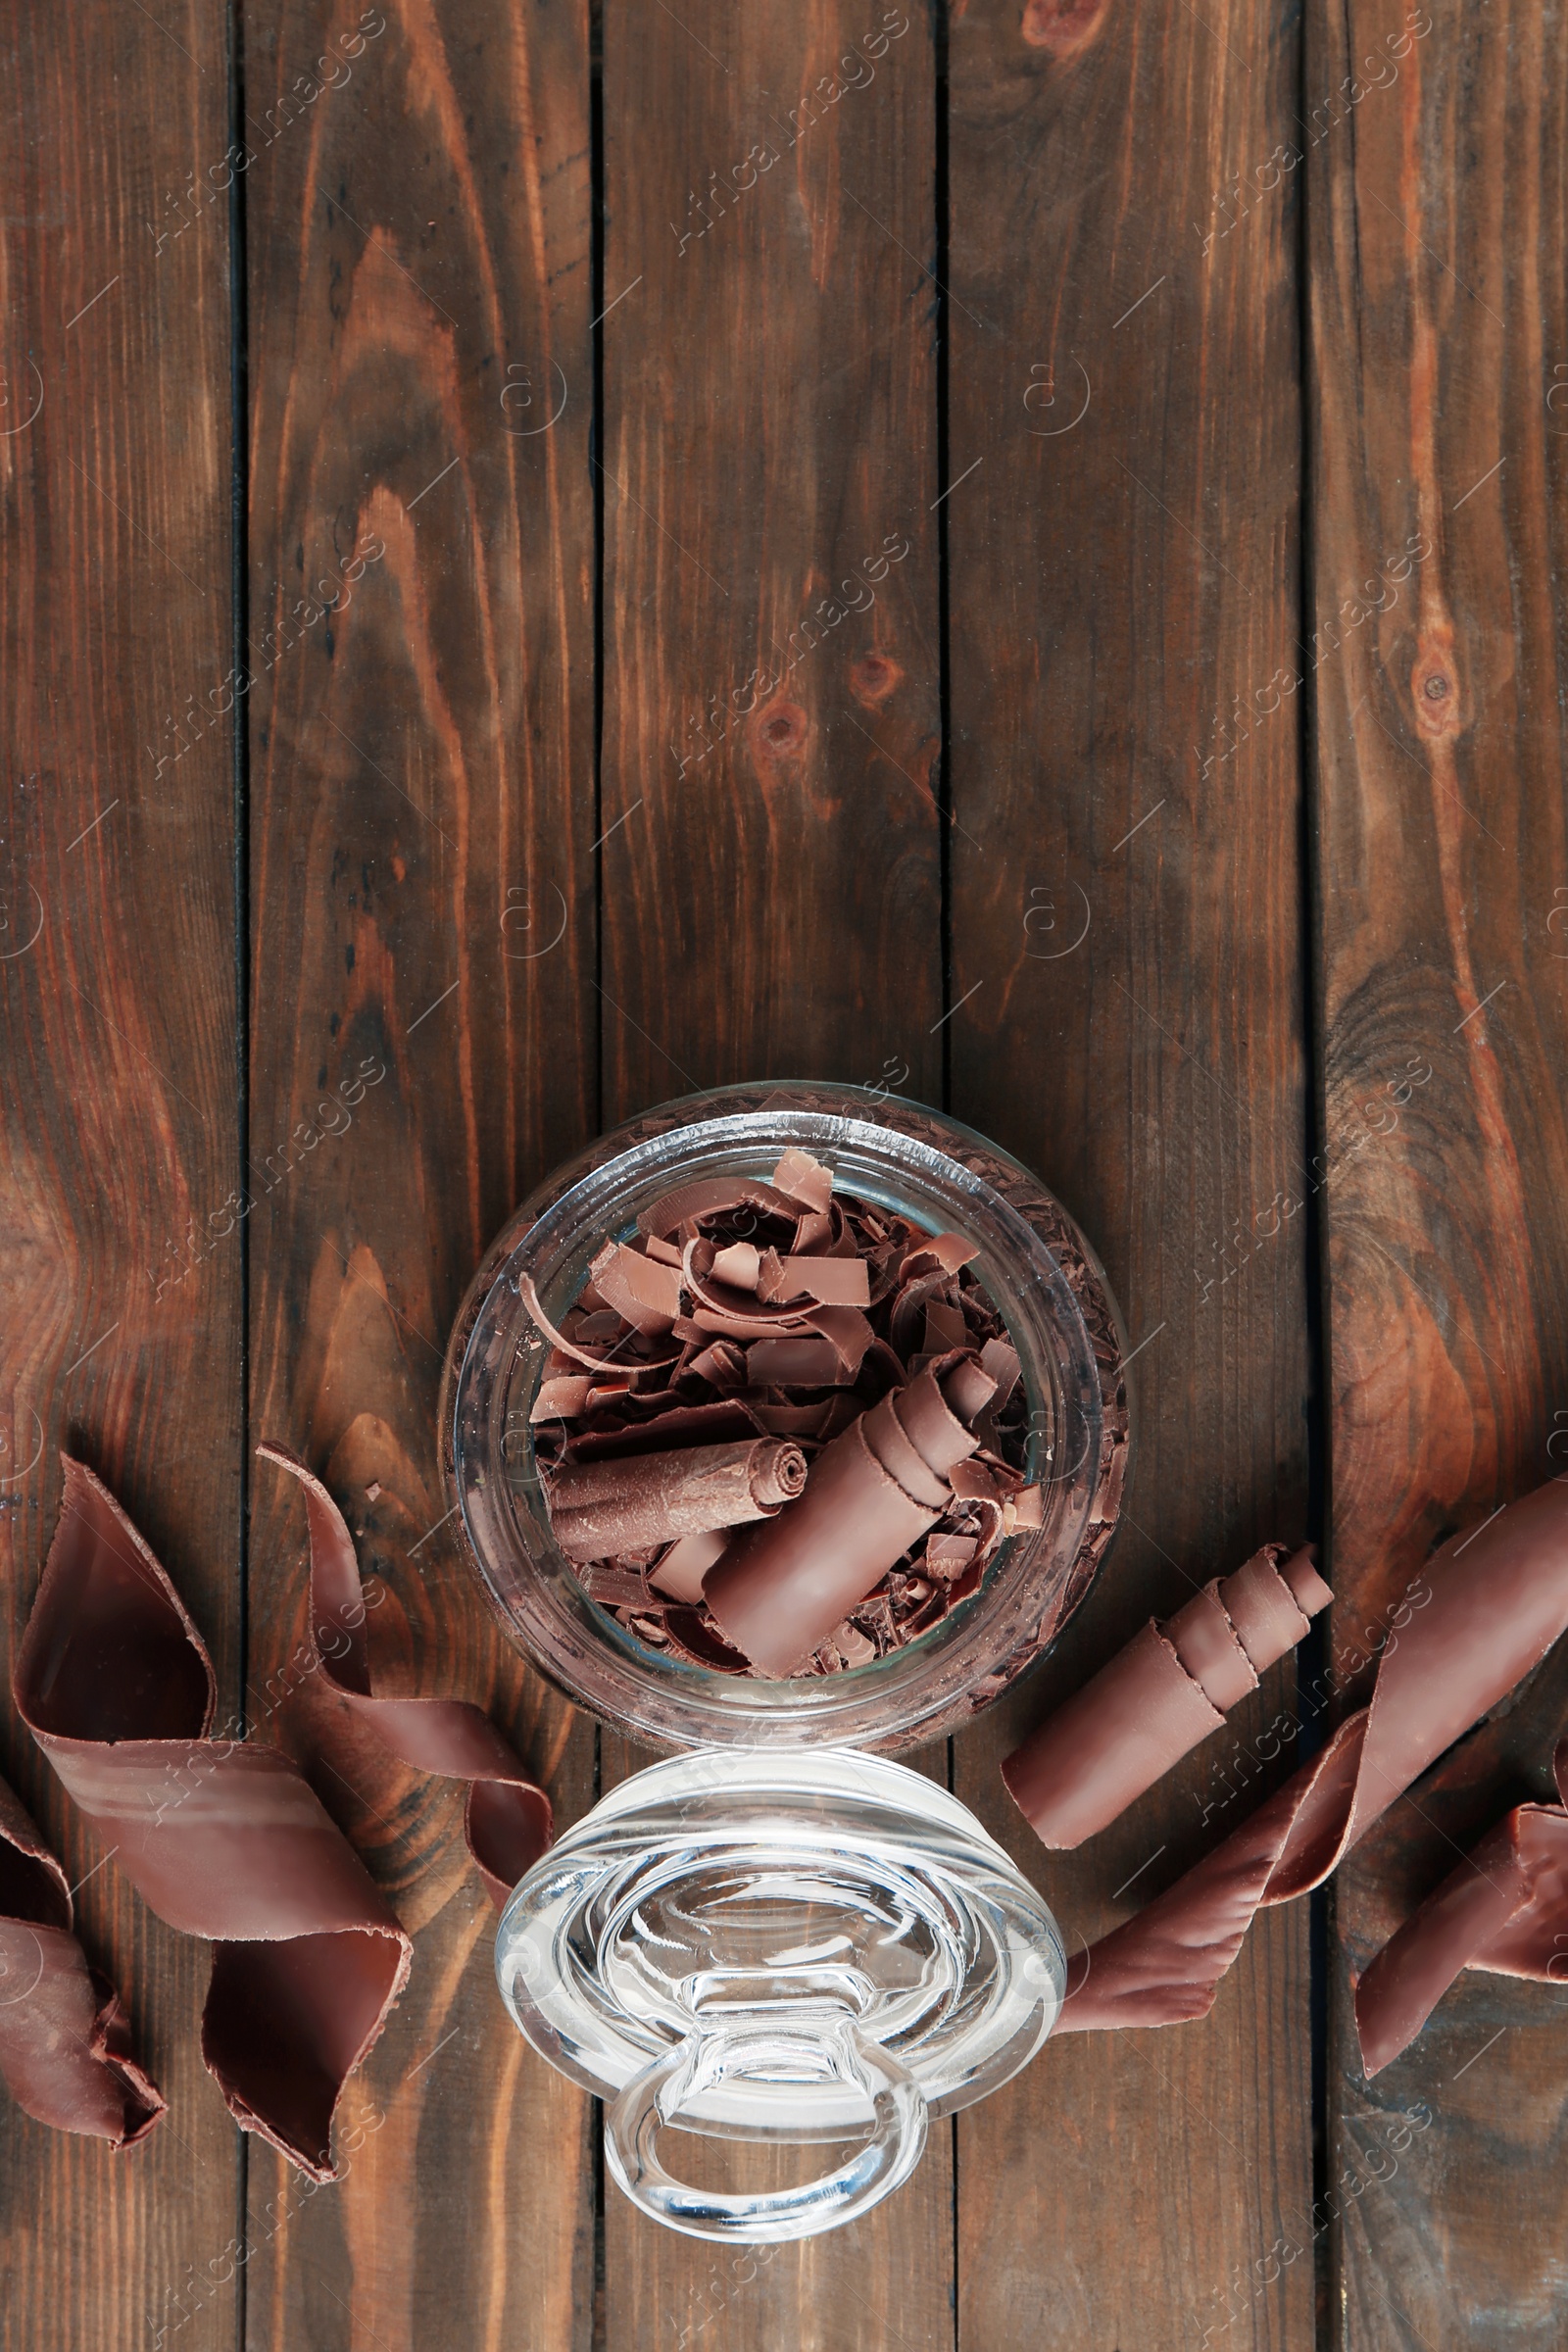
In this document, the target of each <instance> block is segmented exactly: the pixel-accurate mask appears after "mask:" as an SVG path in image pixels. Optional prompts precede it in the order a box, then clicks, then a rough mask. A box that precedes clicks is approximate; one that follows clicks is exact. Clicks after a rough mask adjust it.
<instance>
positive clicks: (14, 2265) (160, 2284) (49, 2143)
mask: <svg viewBox="0 0 1568 2352" xmlns="http://www.w3.org/2000/svg"><path fill="white" fill-rule="evenodd" d="M4 49H5V71H4V75H3V82H4V98H3V102H0V181H3V184H4V186H5V188H6V190H7V220H6V228H5V237H4V247H3V254H4V264H3V269H4V291H3V295H0V403H3V405H0V577H3V579H4V581H5V605H6V612H5V625H4V630H3V632H0V729H3V732H4V741H5V759H4V774H5V782H4V787H3V800H0V809H3V813H0V900H3V901H4V905H3V907H0V925H3V928H0V1068H3V1069H4V1071H5V1085H4V1093H5V1101H6V1118H5V1122H4V1125H5V1135H4V1140H3V1142H0V1331H3V1334H4V1369H3V1372H0V1562H3V1571H4V1575H5V1581H6V1593H7V1602H6V1607H5V1610H4V1642H5V1649H6V1655H5V1658H4V1660H3V1661H0V1666H3V1671H4V1678H5V1681H4V1687H5V1688H6V1689H7V1690H9V1688H10V1670H11V1654H12V1649H13V1645H14V1643H15V1642H16V1640H17V1638H18V1636H19V1634H20V1632H21V1629H22V1626H23V1624H24V1622H25V1617H26V1613H27V1609H28V1606H29V1604H30V1602H31V1598H32V1594H33V1592H34V1589H35V1587H36V1584H37V1580H38V1573H39V1569H40V1567H41V1565H42V1561H43V1556H44V1552H45V1550H46V1548H47V1545H48V1541H49V1537H50V1534H51V1532H52V1530H53V1526H54V1521H55V1513H56V1511H57V1509H58V1506H59V1497H60V1475H59V1465H58V1454H57V1449H58V1448H59V1447H60V1446H66V1445H69V1446H72V1447H73V1449H75V1450H77V1451H79V1452H81V1453H82V1454H83V1455H85V1457H86V1458H87V1459H89V1460H90V1461H91V1462H92V1463H93V1464H94V1465H95V1466H96V1467H97V1468H98V1469H99V1470H100V1471H101V1472H102V1473H103V1474H104V1476H105V1477H106V1478H107V1479H108V1480H109V1481H110V1483H111V1484H112V1485H113V1487H114V1488H115V1490H116V1492H117V1493H118V1494H119V1495H121V1496H122V1497H123V1500H124V1502H125V1504H126V1506H127V1507H128V1508H129V1510H130V1511H131V1512H132V1513H133V1514H134V1516H135V1518H136V1520H137V1522H138V1524H139V1525H140V1526H141V1527H142V1528H143V1529H144V1530H145V1532H146V1534H147V1536H148V1538H149V1539H150V1541H151V1542H152V1543H153V1544H155V1545H156V1546H157V1547H158V1549H159V1551H160V1552H161V1554H162V1556H163V1558H164V1559H165V1560H166V1561H167V1562H168V1564H169V1567H170V1569H171V1571H172V1574H173V1575H174V1577H175V1578H176V1580H177V1581H178V1584H179V1587H180V1590H181V1592H182V1593H183V1594H184V1596H185V1599H186V1600H187V1602H188V1603H189V1606H190V1608H191V1611H192V1614H193V1615H194V1617H195V1618H196V1620H197V1622H198V1624H199V1625H200V1627H201V1629H202V1632H203V1634H204V1636H205V1637H206V1639H207V1642H208V1643H209V1644H210V1646H211V1649H212V1652H213V1658H214V1663H215V1665H216V1667H217V1671H218V1676H219V1685H220V1692H221V1698H220V1707H221V1712H222V1713H223V1714H227V1712H228V1711H229V1710H230V1709H231V1708H232V1707H233V1706H234V1705H235V1703H236V1701H237V1700H238V1697H239V1660H240V1640H241V1605H240V1591H239V1582H238V1578H237V1575H236V1573H235V1569H234V1565H233V1563H234V1560H235V1556H236V1552H237V1544H238V1535H239V1495H240V1488H239V1461H240V1440H241V1434H242V1433H241V1430H240V1426H239V1413H238V1403H239V1346H238V1343H239V1296H240V1250H239V1245H238V1243H237V1242H236V1241H235V1240H234V1239H233V1238H232V1235H233V1224H234V1220H233V1216H232V1212H231V1210H228V1209H227V1208H226V1207H225V1204H226V1203H227V1202H228V1201H229V1200H230V1198H231V1194H232V1188H233V1186H234V1184H235V1182H236V1180H237V1176H238V1150H237V1113H236V1107H235V1105H236V1082H235V1042H234V1041H235V998H234V905H233V891H232V873H233V830H232V800H233V795H232V785H231V780H230V775H231V771H230V734H229V728H230V724H231V722H229V721H226V720H225V719H224V717H223V716H222V715H221V713H222V710H223V701H224V698H223V692H222V688H223V680H224V677H225V674H226V672H227V670H228V667H229V664H230V662H231V660H232V655H231V651H230V643H229V630H230V598H229V588H228V582H229V529H228V512H229V478H230V442H229V291H228V245H227V234H228V232H227V200H226V197H225V196H223V195H222V193H221V179H222V159H223V154H224V149H225V147H226V145H227V139H228V132H227V123H226V113H225V89H226V78H227V66H226V57H225V48H224V15H223V11H222V10H221V8H219V7H217V6H216V5H201V6H195V7H190V8H186V9H183V10H180V11H179V12H177V38H176V37H175V36H174V34H173V33H172V32H171V33H166V32H164V31H162V30H161V29H160V27H159V26H158V25H156V24H154V23H153V22H151V21H150V20H149V19H147V18H145V17H138V16H136V14H135V13H134V12H133V11H131V12H126V11H122V10H119V9H115V8H110V7H102V6H90V7H86V8H82V9H78V10H76V11H74V12H73V13H72V14H71V15H69V16H67V15H64V14H58V13H55V12H48V11H45V12H33V11H28V12H25V13H24V14H20V15H16V16H13V17H12V18H11V19H10V20H9V22H8V25H7V31H6V37H5V42H4ZM209 166H211V167H212V177H211V181H210V180H209ZM191 173H194V175H195V176H194V183H193V182H192V181H191V180H190V179H188V177H187V175H188V174H191ZM193 184H194V185H195V186H199V187H200V188H201V190H202V191H203V194H204V195H205V194H206V192H207V191H208V190H209V187H211V189H212V194H213V197H214V201H213V203H212V204H211V206H207V205H205V204H203V203H202V202H201V201H200V200H199V199H197V198H195V197H194V196H193V194H192V187H193ZM8 1726H9V1728H8V1731H7V1735H6V1739H5V1742H4V1748H5V1753H4V1764H3V1769H4V1771H5V1774H6V1776H7V1777H8V1778H9V1779H10V1780H11V1781H12V1783H13V1784H14V1785H15V1787H16V1788H17V1789H19V1791H20V1792H21V1793H22V1795H23V1796H24V1798H25V1801H26V1802H27V1804H28V1805H29V1806H30V1807H31V1809H32V1811H33V1812H34V1814H35V1815H36V1818H37V1820H38V1821H39V1823H40V1824H41V1825H42V1827H43V1828H44V1830H45V1832H46V1834H47V1835H48V1836H49V1838H51V1840H52V1842H53V1843H54V1845H55V1847H56V1850H57V1851H58V1852H59V1853H60V1854H61V1855H62V1856H63V1857H64V1860H65V1863H66V1867H67V1870H68V1872H69V1873H70V1876H71V1878H72V1880H73V1881H78V1880H79V1881H81V1882H82V1884H81V1885H80V1886H79V1887H78V1889H77V1893H76V1898H75V1899H76V1910H77V1918H78V1922H79V1924H80V1931H81V1935H82V1940H83V1942H84V1943H85V1945H86V1948H87V1951H88V1954H89V1956H90V1957H91V1958H92V1959H93V1960H94V1961H95V1962H96V1963H98V1964H99V1965H101V1966H103V1967H104V1968H105V1969H106V1970H108V1971H109V1973H110V1974H111V1975H112V1976H113V1977H114V1978H115V1980H116V1981H117V1982H118V1984H119V1985H120V1987H121V1989H122V1992H123V1995H124V1997H125V1999H126V2002H127V2004H128V2007H129V2009H130V2012H131V2016H132V2019H133V2023H134V2030H135V2034H136V2039H137V2042H138V2044H139V2047H140V2051H141V2053H142V2056H143V2057H144V2059H145V2060H146V2062H147V2064H148V2066H149V2067H150V2069H151V2071H152V2073H153V2074H154V2075H155V2076H156V2078H157V2079H158V2081H159V2082H161V2084H162V2086H163V2088H164V2090H165V2092H166V2093H167V2095H168V2097H169V2101H170V2112H169V2115H168V2116H167V2118H166V2119H165V2121H164V2123H163V2124H162V2125H161V2126H160V2128H159V2130H158V2131H157V2132H156V2133H155V2134H154V2136H153V2138H152V2139H151V2140H150V2141H149V2142H147V2143H146V2145H145V2146H143V2147H142V2148H140V2149H138V2150H137V2151H136V2152H135V2153H133V2154H131V2155H129V2156H125V2157H116V2156H113V2155H111V2154H110V2152H109V2150H108V2149H107V2148H106V2147H104V2146H103V2145H102V2144H101V2143H100V2142H98V2141H95V2140H86V2139H76V2138H71V2137H68V2136H66V2135H65V2134H64V2133H58V2132H53V2131H45V2130H44V2129H43V2128H42V2127H41V2126H39V2125H36V2124H33V2123H31V2122H30V2121H29V2120H28V2119H27V2118H26V2117H25V2116H24V2115H23V2114H22V2113H21V2111H20V2109H17V2108H15V2107H14V2106H12V2105H11V2104H10V2102H9V2101H6V2102H5V2111H4V2130H3V2131H0V2203H3V2205H4V2208H5V2210H6V2213H7V2217H8V2227H7V2231H6V2255H5V2289H6V2292H5V2316H4V2320H3V2322H0V2329H3V2333H4V2338H5V2341H6V2342H7V2343H15V2344H17V2345H19V2346H21V2345H26V2346H28V2347H29V2348H32V2347H36V2348H37V2352H123V2347H125V2346H127V2345H138V2346H139V2345H142V2344H144V2343H151V2342H152V2341H153V2340H154V2337H155V2333H156V2331H157V2330H158V2329H159V2328H160V2327H163V2326H169V2327H172V2326H174V2325H176V2324H177V2321H178V2318H179V2316H180V2315H181V2314H183V2315H184V2316H185V2317H187V2318H188V2319H190V2320H191V2321H192V2323H193V2327H194V2323H196V2322H197V2321H198V2320H199V2323H200V2329H201V2332H200V2337H199V2340H200V2341H201V2342H202V2343H203V2344H206V2345H213V2346H219V2345H225V2344H232V2343H233V2342H234V2341H235V2340H236V2327H237V2317H236V2309H235V2298H236V2291H237V2290H236V2287H235V2284H234V2278H235V2268H234V2263H233V2259H232V2250H231V2247H230V2240H231V2238H232V2235H233V2231H234V2229H235V2225H236V2216H237V2205H238V2193H239V2166H238V2145H239V2135H238V2133H237V2132H236V2131H235V2130H234V2128H233V2125H232V2124H231V2123H230V2121H229V2119H228V2116H227V2114H226V2112H225V2110H224V2108H223V2105H222V2101H221V2098H220V2096H219V2093H218V2090H217V2088H216V2086H215V2085H214V2083H213V2082H212V2081H211V2080H210V2078H209V2077H208V2075H207V2073H206V2070H205V2069H204V2067H203V2065H202V2062H201V2055H200V2050H199V2046H198V2036H199V2032H200V2020H201V2010H202V2003H203V1999H204V1997H205V1994H206V1989H207V1980H208V1975H209V1958H208V1954H207V1952H206V1950H205V1949H204V1948H203V1946H202V1945H201V1944H199V1943H196V1942H193V1941H191V1940H189V1939H187V1938H183V1937H180V1936H175V1935H174V1934H172V1932H171V1931H170V1930H168V1929H165V1928H163V1927H161V1926H160V1925H159V1923H158V1922H157V1921H156V1920H154V1919H153V1918H152V1917H151V1916H150V1914H149V1913H148V1911H147V1909H146V1906H145V1905H144V1904H143V1903H142V1901H141V1899H140V1897H139V1896H138V1895H136V1894H135V1893H133V1892H132V1891H131V1889H130V1887H129V1885H128V1883H127V1882H126V1881H125V1880H124V1879H123V1878H122V1877H121V1876H120V1875H119V1873H118V1871H117V1868H116V1866H115V1864H114V1862H113V1861H112V1860H109V1859H108V1856H109V1853H110V1851H111V1850H112V1849H111V1848H108V1847H106V1846H103V1845H101V1844H100V1843H99V1842H98V1840H97V1839H96V1838H92V1837H90V1836H89V1835H88V1834H87V1833H86V1832H85V1831H84V1829H83V1827H82V1824H81V1820H80V1817H79V1815H77V1814H76V1813H74V1812H73V1809H72V1808H71V1807H70V1806H69V1804H68V1803H67V1802H66V1800H65V1798H64V1795H63V1793H62V1791H61V1790H60V1789H59V1786H58V1784H57V1783H56V1782H55V1780H54V1778H53V1776H52V1774H51V1773H50V1772H49V1771H48V1770H47V1768H46V1767H45V1766H44V1764H43V1761H42V1759H41V1757H40V1756H39V1755H38V1754H37V1752H36V1750H35V1749H34V1748H33V1747H32V1745H31V1742H30V1741H29V1740H27V1738H26V1735H25V1732H24V1731H23V1730H22V1727H21V1725H20V1724H18V1723H17V1722H16V1720H15V1718H14V1717H9V1716H8ZM106 1864H107V1867H105V1865H106ZM225 2255H226V2256H227V2259H226V2261H225V2259H224V2258H225Z"/></svg>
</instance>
